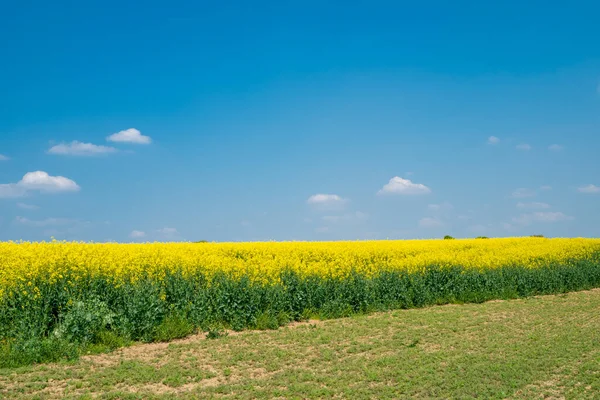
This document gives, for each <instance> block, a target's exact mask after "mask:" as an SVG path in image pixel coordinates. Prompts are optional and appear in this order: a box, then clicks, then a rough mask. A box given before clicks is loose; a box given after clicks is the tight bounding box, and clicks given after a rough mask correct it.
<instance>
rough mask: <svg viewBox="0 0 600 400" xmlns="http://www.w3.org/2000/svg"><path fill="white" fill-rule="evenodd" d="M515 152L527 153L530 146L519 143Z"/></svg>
mask: <svg viewBox="0 0 600 400" xmlns="http://www.w3.org/2000/svg"><path fill="white" fill-rule="evenodd" d="M517 150H520V151H529V150H531V146H530V145H528V144H527V143H521V144H519V145H517Z"/></svg>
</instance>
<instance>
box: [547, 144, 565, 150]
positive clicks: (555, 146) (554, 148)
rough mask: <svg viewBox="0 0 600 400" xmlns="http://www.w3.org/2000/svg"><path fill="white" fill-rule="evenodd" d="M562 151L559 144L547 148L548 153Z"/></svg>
mask: <svg viewBox="0 0 600 400" xmlns="http://www.w3.org/2000/svg"><path fill="white" fill-rule="evenodd" d="M562 149H563V146H561V145H560V144H552V145H550V146H548V150H550V151H561V150H562Z"/></svg>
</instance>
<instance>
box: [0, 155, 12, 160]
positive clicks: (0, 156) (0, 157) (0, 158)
mask: <svg viewBox="0 0 600 400" xmlns="http://www.w3.org/2000/svg"><path fill="white" fill-rule="evenodd" d="M8 160H10V157H8V156H5V155H4V154H0V161H8Z"/></svg>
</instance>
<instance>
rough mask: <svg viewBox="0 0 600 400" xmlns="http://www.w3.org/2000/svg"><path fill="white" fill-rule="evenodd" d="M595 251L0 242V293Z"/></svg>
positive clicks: (568, 242) (411, 244)
mask: <svg viewBox="0 0 600 400" xmlns="http://www.w3.org/2000/svg"><path fill="white" fill-rule="evenodd" d="M598 252H600V239H544V238H508V239H487V240H486V239H461V240H402V241H364V242H262V243H146V244H117V243H106V244H95V243H72V242H56V241H55V242H42V243H30V242H3V243H0V293H1V292H2V291H3V288H4V289H5V288H7V287H10V286H11V285H12V284H14V283H17V282H21V283H25V284H26V283H27V282H28V281H30V280H31V279H33V278H35V277H39V276H43V277H47V279H50V280H56V279H62V278H63V276H66V275H68V276H69V277H70V278H71V279H77V277H78V276H90V275H91V276H98V275H103V276H107V277H110V278H111V279H112V280H114V282H116V283H118V282H119V281H120V280H122V279H124V278H127V279H134V280H135V279H136V278H138V277H140V276H143V275H150V276H153V277H155V278H159V279H160V277H161V276H162V275H163V274H164V273H165V272H166V271H168V270H180V271H182V272H183V273H184V274H188V273H194V272H197V271H201V272H203V273H205V274H207V275H209V276H210V275H211V274H214V273H215V272H219V271H220V272H225V273H227V274H230V275H232V276H235V277H239V276H242V275H247V276H249V277H250V278H251V279H253V280H258V281H261V282H271V281H273V280H277V279H278V277H279V274H280V272H281V271H282V270H283V269H291V270H294V271H296V272H298V273H300V274H301V275H303V276H306V275H319V276H335V277H340V276H344V275H346V274H348V273H349V272H350V271H356V272H359V273H362V274H365V275H367V276H372V275H373V274H375V273H377V272H378V271H382V270H406V271H418V270H420V269H422V268H424V267H426V266H428V265H443V266H446V265H458V266H463V267H466V268H477V269H483V268H496V267H500V266H506V265H519V266H526V267H531V268H536V267H538V266H540V265H545V264H548V263H551V262H559V263H564V262H568V261H569V260H574V259H586V258H589V257H590V256H591V255H592V254H598Z"/></svg>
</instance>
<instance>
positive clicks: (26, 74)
mask: <svg viewBox="0 0 600 400" xmlns="http://www.w3.org/2000/svg"><path fill="white" fill-rule="evenodd" d="M493 3H498V4H493ZM551 3H552V4H548V2H542V1H528V2H517V1H504V2H461V1H458V2H446V1H437V2H436V1H429V2H417V3H415V2H398V1H395V2H380V1H370V2H323V1H304V2H289V1H278V2H253V3H248V2H225V3H224V2H216V3H214V4H208V3H206V2H191V1H190V2H178V1H175V2H169V3H164V2H154V1H148V2H146V3H144V5H143V6H141V5H140V3H139V2H135V3H134V2H123V1H119V2H116V1H110V0H109V1H102V2H93V1H89V2H75V3H71V2H68V3H67V2H61V1H58V2H37V1H31V2H12V4H8V5H4V6H3V12H2V13H1V14H2V16H1V17H0V19H1V22H2V23H1V24H0V48H2V62H1V63H0V93H2V96H0V154H1V155H2V157H0V240H11V239H13V240H18V239H24V240H47V239H49V238H50V237H51V236H54V237H56V238H57V239H66V240H86V241H87V240H94V241H108V240H115V241H154V240H161V241H163V240H210V241H212V240H215V241H239V240H338V239H350V240H354V239H386V238H390V239H396V238H429V237H441V236H443V235H445V234H451V235H453V236H457V237H473V236H477V235H487V236H520V235H530V234H544V235H547V236H594V237H598V236H600V157H598V153H599V151H600V46H599V45H598V38H599V37H600V24H598V15H599V13H600V5H599V4H598V3H597V2H592V1H589V2H577V1H575V2H569V3H568V6H566V5H565V4H566V3H564V2H563V5H558V3H560V2H551Z"/></svg>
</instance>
